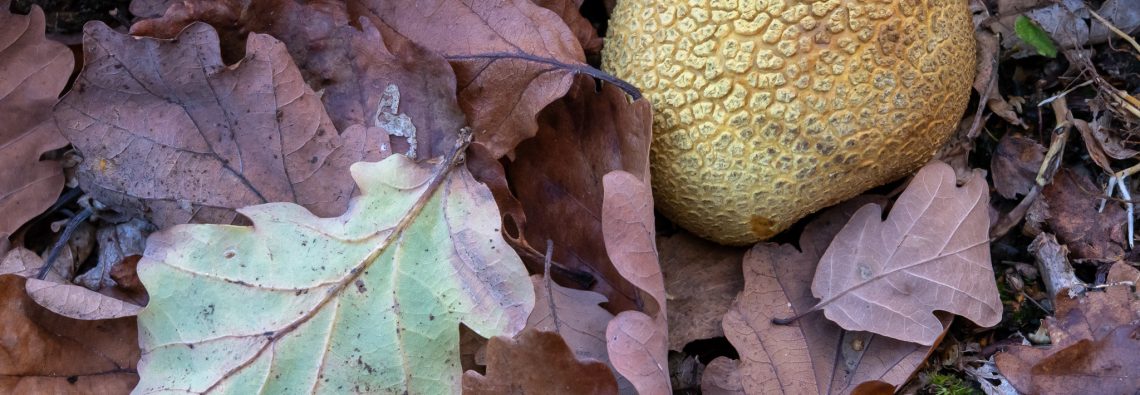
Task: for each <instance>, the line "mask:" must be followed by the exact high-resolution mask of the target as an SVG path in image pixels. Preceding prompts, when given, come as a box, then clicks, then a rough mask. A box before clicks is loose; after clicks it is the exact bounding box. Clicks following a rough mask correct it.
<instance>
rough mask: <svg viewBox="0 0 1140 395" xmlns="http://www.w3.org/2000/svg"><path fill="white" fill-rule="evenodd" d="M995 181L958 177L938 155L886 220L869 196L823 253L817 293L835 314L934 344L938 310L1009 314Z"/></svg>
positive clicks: (854, 324) (994, 317) (985, 316)
mask: <svg viewBox="0 0 1140 395" xmlns="http://www.w3.org/2000/svg"><path fill="white" fill-rule="evenodd" d="M988 207H989V187H988V186H987V185H986V182H985V180H984V178H983V177H982V176H981V175H980V174H975V176H974V177H973V178H972V179H971V180H970V181H969V182H967V183H966V185H964V186H962V187H957V186H955V174H954V170H953V169H952V168H950V166H948V165H946V164H944V163H941V162H931V163H930V164H928V165H926V166H925V167H923V168H922V169H921V170H919V172H918V174H916V175H915V176H914V179H913V180H911V182H910V185H908V186H907V188H906V191H904V192H903V193H902V195H900V196H899V199H898V200H897V201H896V202H895V205H894V208H892V209H891V212H890V215H889V216H888V217H887V219H886V221H883V220H882V219H881V218H882V207H880V206H878V205H867V206H864V207H862V208H860V209H859V210H858V211H856V212H855V214H854V215H853V216H852V217H851V221H850V222H848V223H847V225H845V226H844V227H843V229H842V230H840V231H839V233H838V234H837V235H836V236H835V239H834V240H833V241H832V242H831V245H830V246H829V247H828V249H827V252H825V253H824V254H823V257H822V258H820V261H819V266H818V268H817V269H816V273H815V278H814V280H813V281H812V293H813V294H814V295H815V296H816V297H818V298H819V299H820V301H819V303H817V304H816V307H815V308H817V309H823V311H824V314H825V315H826V316H827V318H828V319H830V320H832V321H834V322H836V323H838V324H839V326H841V327H843V328H844V329H847V330H852V331H869V332H874V333H877V334H880V335H884V336H889V337H892V338H895V339H899V340H903V341H910V342H915V343H919V344H923V345H932V344H934V343H935V341H936V340H937V339H938V338H939V337H940V336H941V335H942V333H943V329H944V328H943V323H942V321H941V319H939V317H937V316H935V314H934V312H935V311H945V312H949V313H952V314H957V315H960V316H963V317H965V318H967V319H969V320H970V321H973V322H974V323H976V324H978V325H980V326H985V327H988V326H993V325H996V324H997V323H998V321H1000V320H1001V312H1002V305H1001V300H1000V299H999V298H998V291H997V284H996V282H995V281H994V273H993V267H992V266H991V265H990V253H989V212H988Z"/></svg>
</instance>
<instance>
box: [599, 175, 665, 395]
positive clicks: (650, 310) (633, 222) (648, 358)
mask: <svg viewBox="0 0 1140 395" xmlns="http://www.w3.org/2000/svg"><path fill="white" fill-rule="evenodd" d="M602 182H603V184H604V185H605V188H604V190H605V198H604V199H605V201H606V202H607V203H605V204H603V205H602V233H603V234H605V235H606V238H605V246H606V252H607V253H608V254H609V257H610V260H612V261H613V263H614V267H615V268H616V269H617V270H618V272H620V273H621V275H622V277H624V278H626V279H627V280H629V282H631V283H633V285H634V286H635V287H637V295H638V296H637V298H636V299H635V301H636V302H638V307H639V308H638V309H636V310H630V311H623V312H621V313H620V314H618V315H617V317H614V319H613V320H612V321H610V323H609V325H607V326H606V342H607V344H606V348H607V349H608V350H609V353H610V362H611V363H613V366H614V368H615V369H617V371H618V372H619V373H621V375H622V376H623V377H625V378H626V379H629V381H630V382H631V383H633V386H634V388H636V389H637V392H638V393H642V394H664V393H669V392H671V389H670V380H669V361H668V353H669V350H668V340H669V339H668V337H669V325H668V316H667V315H666V313H665V312H666V308H665V284H664V278H663V276H662V275H661V266H660V265H659V264H658V258H657V256H658V255H657V245H656V243H655V239H656V238H655V236H654V235H655V228H654V225H653V224H654V222H653V219H654V217H653V196H652V193H651V191H650V187H649V185H648V184H647V183H644V182H642V181H641V178H640V177H637V176H635V175H633V174H630V173H627V172H624V171H614V172H611V173H609V174H606V175H605V177H603V178H602Z"/></svg>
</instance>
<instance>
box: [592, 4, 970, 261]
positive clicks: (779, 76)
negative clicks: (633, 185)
mask: <svg viewBox="0 0 1140 395" xmlns="http://www.w3.org/2000/svg"><path fill="white" fill-rule="evenodd" d="M966 3H967V1H966V0H815V1H813V0H771V1H764V0H752V1H748V0H738V1H734V0H728V1H717V0H686V1H682V0H618V4H617V7H616V8H615V9H614V12H613V15H612V17H611V19H610V25H609V33H608V35H607V37H606V46H605V50H604V51H603V52H602V68H603V69H605V70H607V71H609V72H611V73H613V74H614V75H616V76H617V77H619V78H622V79H625V80H626V81H629V82H631V83H633V84H634V85H636V86H638V87H639V88H641V89H642V91H643V92H644V93H645V96H646V97H648V98H649V100H650V101H651V102H652V104H653V108H654V118H653V123H654V138H653V145H652V150H651V151H652V153H651V163H652V169H653V181H652V182H653V189H654V196H655V198H656V200H655V201H656V205H657V207H658V208H660V209H661V211H662V212H663V213H664V214H665V215H666V216H668V217H669V218H670V219H672V220H674V221H676V222H677V223H678V224H680V225H681V226H682V227H684V228H686V229H688V230H690V231H692V232H694V233H696V234H698V235H700V236H702V237H704V238H707V239H710V240H713V241H716V242H719V243H723V244H734V245H740V244H748V243H753V242H755V241H758V240H763V239H766V238H768V237H771V236H773V235H775V234H776V233H779V232H780V231H782V230H784V229H785V228H787V227H788V226H790V225H792V224H793V223H795V222H796V221H797V220H799V219H800V218H802V217H804V216H806V215H808V214H810V213H812V212H814V211H816V210H819V209H821V208H824V207H827V206H830V205H832V204H835V203H837V202H840V201H843V200H845V199H848V198H850V197H852V196H855V195H857V194H859V193H861V192H863V191H866V190H867V189H870V188H873V187H875V186H878V185H882V184H884V183H887V182H890V181H892V180H895V179H898V178H899V177H902V176H904V175H906V174H908V173H910V172H912V171H913V170H915V169H916V168H918V167H919V166H921V165H922V164H923V163H925V162H926V161H928V160H930V158H931V157H932V156H933V154H934V153H935V151H936V150H937V149H938V148H939V147H940V146H941V145H942V144H943V143H944V142H945V141H946V140H947V138H948V137H949V136H950V134H951V133H952V132H953V131H954V129H955V126H956V125H957V123H958V119H959V118H960V117H961V115H962V112H963V111H964V109H965V106H966V104H967V101H968V100H969V97H970V85H971V83H972V81H973V78H974V65H975V56H974V31H973V25H972V23H971V19H970V12H969V10H968V9H967V4H966Z"/></svg>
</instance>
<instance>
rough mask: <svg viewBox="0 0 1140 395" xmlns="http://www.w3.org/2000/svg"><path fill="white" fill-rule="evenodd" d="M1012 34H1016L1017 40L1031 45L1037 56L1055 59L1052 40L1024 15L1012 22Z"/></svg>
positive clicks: (1054, 46)
mask: <svg viewBox="0 0 1140 395" xmlns="http://www.w3.org/2000/svg"><path fill="white" fill-rule="evenodd" d="M1013 32H1014V34H1017V38H1020V39H1021V40H1022V41H1025V42H1027V43H1029V45H1032V46H1033V48H1034V49H1036V50H1037V54H1039V55H1041V56H1047V57H1050V58H1055V57H1057V46H1056V45H1054V44H1053V39H1051V38H1049V33H1048V32H1046V31H1045V30H1044V29H1042V28H1041V26H1038V25H1037V23H1036V22H1033V20H1032V19H1029V18H1028V17H1026V16H1025V15H1018V16H1017V19H1016V20H1014V21H1013Z"/></svg>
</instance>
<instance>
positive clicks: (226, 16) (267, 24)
mask: <svg viewBox="0 0 1140 395" xmlns="http://www.w3.org/2000/svg"><path fill="white" fill-rule="evenodd" d="M348 7H349V5H348V4H346V3H344V2H304V3H302V2H296V1H281V0H264V1H213V0H187V1H180V2H176V3H174V4H173V5H172V6H171V7H170V8H169V9H167V10H166V12H165V14H164V15H163V16H162V17H159V18H155V19H148V20H143V21H140V22H138V23H136V24H135V25H133V26H131V32H132V33H133V34H137V35H146V36H155V37H160V38H173V37H175V36H176V35H177V34H178V33H179V32H180V31H181V30H182V29H183V28H185V27H186V26H188V25H190V24H191V23H193V22H195V21H202V22H206V23H209V24H211V25H212V26H214V28H215V29H218V31H219V35H220V36H221V46H222V53H223V58H234V59H235V60H236V59H240V58H241V56H242V54H243V53H244V52H245V41H246V38H247V35H248V34H249V33H251V32H254V33H264V34H269V35H272V36H273V37H274V38H276V39H278V40H281V42H282V43H284V44H285V47H286V49H288V51H289V54H290V55H291V56H292V58H293V59H294V61H295V62H296V63H297V67H298V68H299V69H300V70H301V75H302V76H303V77H304V78H305V81H306V82H307V83H308V85H309V87H310V88H312V89H313V90H314V91H319V92H321V95H320V98H321V101H322V102H323V103H324V104H325V109H326V111H328V114H329V118H330V119H332V122H333V125H334V126H336V128H337V129H339V130H345V129H347V128H349V127H351V126H353V125H364V126H367V127H378V128H381V129H383V130H384V131H385V132H387V133H388V134H389V135H391V136H390V137H391V140H392V144H393V147H392V152H399V153H409V152H411V153H414V156H415V157H416V158H420V159H428V158H433V157H436V156H440V155H443V154H444V153H446V151H447V149H449V148H450V147H451V145H452V142H454V141H455V139H456V133H457V132H458V130H459V129H460V128H462V127H463V126H464V125H465V123H466V119H465V118H464V115H463V112H462V111H461V110H460V109H459V104H458V103H457V101H456V100H457V99H456V94H455V89H456V82H455V73H454V72H453V71H452V70H451V66H450V65H449V64H448V62H447V61H446V60H444V59H443V57H441V56H440V55H438V54H436V53H434V52H432V51H429V50H427V49H425V48H424V47H422V46H419V45H417V44H415V43H413V42H411V41H409V40H408V39H406V38H404V37H402V36H399V35H391V34H389V35H387V36H386V37H381V34H380V30H378V29H377V28H376V27H375V26H373V25H372V23H371V22H369V21H368V20H367V19H356V18H355V17H351V16H349V10H348ZM227 55H228V57H227Z"/></svg>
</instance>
